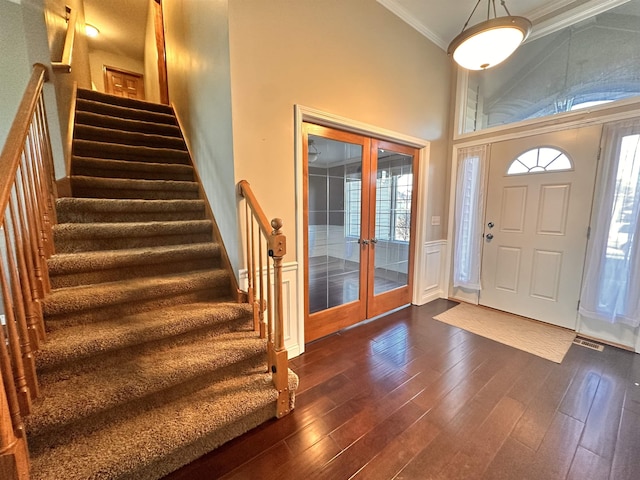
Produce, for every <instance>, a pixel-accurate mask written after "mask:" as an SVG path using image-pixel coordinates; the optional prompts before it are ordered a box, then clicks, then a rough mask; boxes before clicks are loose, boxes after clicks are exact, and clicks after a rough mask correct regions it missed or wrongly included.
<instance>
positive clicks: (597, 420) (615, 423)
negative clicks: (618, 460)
mask: <svg viewBox="0 0 640 480" xmlns="http://www.w3.org/2000/svg"><path fill="white" fill-rule="evenodd" d="M625 392H626V385H624V383H623V382H622V381H620V379H619V378H616V377H613V376H610V375H609V374H607V373H604V374H603V375H602V377H601V378H600V383H599V384H598V389H597V391H596V394H595V398H594V400H593V405H592V406H591V410H590V412H589V416H588V418H587V422H586V426H585V431H584V436H583V438H582V441H581V442H580V445H581V446H582V447H584V448H586V449H587V450H590V451H592V452H593V453H596V454H598V455H600V456H601V457H604V458H607V459H612V458H613V454H614V449H615V444H616V439H617V437H618V427H619V425H620V415H621V413H622V405H623V404H624V396H625Z"/></svg>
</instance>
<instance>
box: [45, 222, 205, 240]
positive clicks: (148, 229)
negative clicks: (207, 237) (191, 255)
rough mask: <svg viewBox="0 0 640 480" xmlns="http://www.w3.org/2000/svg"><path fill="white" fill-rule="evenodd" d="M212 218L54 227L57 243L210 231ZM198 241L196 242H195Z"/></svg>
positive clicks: (68, 224) (71, 224)
mask: <svg viewBox="0 0 640 480" xmlns="http://www.w3.org/2000/svg"><path fill="white" fill-rule="evenodd" d="M210 229H211V221H210V220H187V221H183V222H181V221H176V222H132V223H124V222H122V223H60V224H58V225H55V226H54V227H53V232H54V237H55V240H56V243H57V242H59V241H64V240H71V239H75V238H113V237H114V236H118V237H128V238H131V237H154V236H156V235H165V236H166V235H180V234H194V233H202V232H207V231H210ZM193 243H196V242H193Z"/></svg>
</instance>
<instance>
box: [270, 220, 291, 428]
mask: <svg viewBox="0 0 640 480" xmlns="http://www.w3.org/2000/svg"><path fill="white" fill-rule="evenodd" d="M271 226H272V227H273V231H272V232H271V236H270V237H269V256H270V257H272V258H273V290H274V301H273V311H274V322H273V323H274V326H273V327H274V330H275V332H274V335H273V344H271V345H269V348H270V349H271V352H270V353H269V362H270V364H271V367H270V368H271V374H272V378H273V384H274V386H275V387H276V390H278V406H277V412H276V415H277V417H278V418H280V417H283V416H284V415H286V414H288V413H289V411H290V409H291V406H290V405H289V363H288V358H287V350H286V349H285V348H284V318H283V317H284V306H283V303H282V258H283V257H284V255H285V254H286V253H287V238H286V236H285V235H284V234H283V233H282V230H281V229H282V219H280V218H274V219H273V220H271Z"/></svg>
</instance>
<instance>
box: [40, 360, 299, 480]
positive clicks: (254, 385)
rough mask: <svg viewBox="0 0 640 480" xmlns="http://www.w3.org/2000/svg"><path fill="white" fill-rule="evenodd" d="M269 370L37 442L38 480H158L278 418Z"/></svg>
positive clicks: (259, 370)
mask: <svg viewBox="0 0 640 480" xmlns="http://www.w3.org/2000/svg"><path fill="white" fill-rule="evenodd" d="M263 372H264V370H263V369H261V368H259V367H258V368H255V369H253V370H252V371H248V372H246V373H245V374H243V375H238V376H235V377H232V378H228V379H225V380H222V381H219V382H217V383H215V384H212V385H210V386H207V387H206V388H203V389H202V390H200V391H198V392H196V393H194V394H192V395H188V396H185V397H183V398H180V399H177V400H174V401H172V402H170V403H165V404H163V405H161V406H158V407H156V408H149V409H148V410H145V411H143V412H140V413H139V414H138V415H136V416H134V417H130V418H123V419H122V420H120V421H118V422H115V423H114V424H112V425H111V426H109V427H107V428H103V429H101V430H99V431H95V432H91V433H86V434H84V435H83V434H75V432H69V435H68V437H67V443H66V444H63V445H58V446H55V447H48V446H46V445H44V446H41V445H40V444H39V443H38V442H32V443H30V447H31V451H32V456H31V460H32V480H51V479H60V478H64V479H65V480H84V479H87V478H93V479H116V478H117V479H120V480H125V479H126V480H152V479H159V478H161V477H163V476H164V475H166V474H168V473H170V472H171V471H173V470H176V469H177V468H179V467H181V466H182V465H185V464H187V463H189V462H191V461H193V460H195V459H196V458H198V457H200V456H202V455H204V454H205V453H207V452H210V451H211V450H213V449H215V448H216V447H218V446H220V445H222V444H223V443H225V442H227V441H228V440H231V439H232V438H235V437H237V436H239V435H241V434H242V433H244V432H246V431H248V430H250V429H252V428H254V427H256V426H258V425H260V424H261V423H264V422H265V421H267V420H269V419H271V418H273V416H274V404H275V400H276V391H275V389H274V388H273V386H272V384H271V377H270V375H269V374H265V373H263ZM292 384H293V385H295V381H292Z"/></svg>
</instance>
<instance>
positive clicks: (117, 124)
mask: <svg viewBox="0 0 640 480" xmlns="http://www.w3.org/2000/svg"><path fill="white" fill-rule="evenodd" d="M75 119H76V125H90V126H95V127H103V128H113V129H116V130H126V131H128V132H139V133H150V134H153V135H164V136H168V137H181V136H182V135H181V133H180V128H179V127H178V126H177V125H166V124H161V123H155V122H145V121H143V120H130V119H128V118H120V117H112V116H110V115H102V114H100V113H92V112H81V111H79V112H76V117H75Z"/></svg>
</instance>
